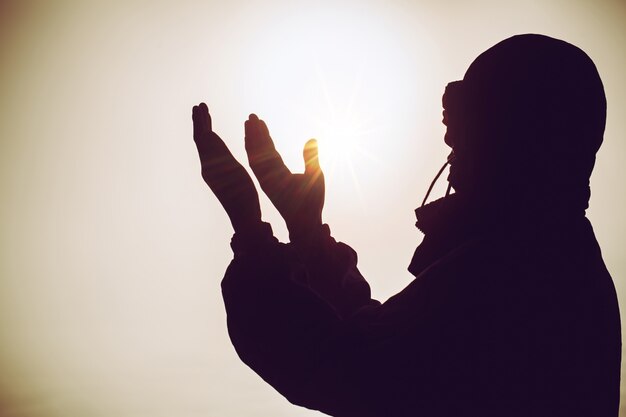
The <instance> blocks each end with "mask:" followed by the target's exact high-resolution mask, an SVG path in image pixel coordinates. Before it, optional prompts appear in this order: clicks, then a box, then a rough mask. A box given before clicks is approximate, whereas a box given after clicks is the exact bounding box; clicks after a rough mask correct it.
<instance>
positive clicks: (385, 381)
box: [222, 204, 621, 417]
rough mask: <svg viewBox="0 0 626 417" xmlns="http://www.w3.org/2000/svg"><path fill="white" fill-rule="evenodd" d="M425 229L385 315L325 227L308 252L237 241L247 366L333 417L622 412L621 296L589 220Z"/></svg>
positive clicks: (232, 272)
mask: <svg viewBox="0 0 626 417" xmlns="http://www.w3.org/2000/svg"><path fill="white" fill-rule="evenodd" d="M435 206H436V204H435ZM426 217H428V216H426ZM479 223H480V222H479ZM422 226H423V227H422V229H423V230H424V231H425V232H426V233H425V234H426V236H425V238H424V241H423V242H422V244H421V245H420V246H419V247H418V248H417V250H416V253H415V257H414V259H413V261H412V263H411V267H410V270H411V272H412V273H413V274H414V275H415V276H416V278H415V280H414V281H413V282H411V283H410V284H409V285H408V286H407V287H406V288H405V289H404V290H402V291H401V292H400V293H398V294H397V295H395V296H393V297H391V298H390V299H389V300H387V301H386V302H385V303H383V304H381V303H379V302H377V301H375V300H373V299H371V297H370V290H369V286H368V285H367V283H366V281H365V280H364V279H363V278H362V276H361V274H360V273H359V271H358V270H357V256H356V253H355V252H354V251H353V250H352V249H351V248H350V247H348V246H347V245H345V244H343V243H339V242H336V241H335V240H334V239H333V238H332V237H331V236H330V231H329V230H328V228H327V227H325V228H323V229H322V230H321V231H319V234H318V235H317V236H316V237H315V238H312V239H311V241H310V242H307V243H306V244H305V245H303V244H300V245H294V244H281V243H278V242H277V241H276V239H274V238H273V237H271V231H269V229H268V230H267V231H266V234H265V236H263V237H262V238H258V239H256V240H255V241H254V242H241V241H238V237H237V236H235V238H234V239H233V244H232V246H233V249H234V251H235V259H234V260H233V261H232V263H231V264H230V266H229V267H228V270H227V272H226V276H225V278H224V280H223V282H222V290H223V296H224V301H225V305H226V311H227V315H228V330H229V334H230V337H231V340H232V342H233V345H234V346H235V348H236V350H237V353H238V354H239V356H240V357H241V359H242V360H243V361H244V362H245V363H246V364H247V365H248V366H250V367H251V368H252V369H253V370H254V371H255V372H257V373H258V374H259V375H260V376H261V377H262V378H263V379H264V380H265V381H267V382H268V383H269V384H271V385H272V386H273V387H274V388H275V389H276V390H278V391H279V392H280V393H281V394H282V395H284V396H285V397H286V398H287V399H288V400H289V401H290V402H292V403H294V404H297V405H301V406H304V407H307V408H311V409H315V410H320V411H322V412H324V413H327V414H330V415H333V416H355V417H356V416H358V417H367V416H425V417H432V416H494V417H495V416H537V417H539V416H551V417H556V416H563V417H565V416H567V417H572V416H588V417H592V416H593V417H609V416H611V417H615V416H617V414H618V405H619V377H620V360H621V336H620V322H619V311H618V305H617V298H616V294H615V289H614V286H613V282H612V280H611V277H610V275H609V273H608V272H607V270H606V267H605V265H604V263H603V261H602V257H601V253H600V248H599V246H598V244H597V242H596V239H595V236H594V233H593V230H592V227H591V224H590V223H589V221H588V220H587V219H586V218H585V217H584V216H573V217H564V218H552V219H545V218H544V219H541V220H537V219H533V220H530V219H522V218H518V219H517V220H516V221H508V222H504V223H500V225H499V226H498V227H493V226H492V225H491V224H490V225H486V224H485V223H484V222H483V223H481V227H473V228H469V229H471V231H469V232H468V231H467V230H463V231H461V232H459V230H452V231H451V230H449V228H447V229H446V228H445V227H441V226H439V225H437V221H430V220H428V219H427V220H426V221H425V226H424V225H422ZM240 240H241V239H240Z"/></svg>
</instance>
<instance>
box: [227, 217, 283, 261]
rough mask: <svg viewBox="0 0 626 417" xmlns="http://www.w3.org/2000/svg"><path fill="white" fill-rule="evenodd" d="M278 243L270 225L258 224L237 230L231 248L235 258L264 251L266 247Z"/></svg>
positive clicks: (260, 222) (247, 225)
mask: <svg viewBox="0 0 626 417" xmlns="http://www.w3.org/2000/svg"><path fill="white" fill-rule="evenodd" d="M275 242H277V240H276V238H275V237H274V234H273V231H272V226H271V225H270V224H269V223H265V222H262V221H261V220H259V221H258V222H254V223H249V224H246V226H245V227H238V228H235V234H234V235H233V238H232V239H231V242H230V246H231V248H232V250H233V252H234V253H235V257H238V256H240V255H245V254H249V253H254V252H258V251H260V250H262V249H263V248H264V247H265V246H267V245H268V244H271V243H275Z"/></svg>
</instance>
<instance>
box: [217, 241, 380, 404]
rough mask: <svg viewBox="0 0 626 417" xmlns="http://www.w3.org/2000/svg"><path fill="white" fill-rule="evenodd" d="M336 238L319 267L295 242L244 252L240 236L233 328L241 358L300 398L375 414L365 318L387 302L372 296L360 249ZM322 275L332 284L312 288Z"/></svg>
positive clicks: (227, 292)
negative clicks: (361, 271) (360, 261)
mask: <svg viewBox="0 0 626 417" xmlns="http://www.w3.org/2000/svg"><path fill="white" fill-rule="evenodd" d="M328 239H329V240H328V241H326V242H325V243H324V245H328V246H327V247H326V248H325V249H324V251H325V253H322V254H320V258H319V266H318V270H317V271H311V270H310V269H308V268H307V266H306V265H305V264H304V263H303V262H302V261H301V260H300V258H299V255H298V253H297V252H296V251H295V250H294V248H293V247H292V246H291V245H286V244H280V243H278V242H276V241H274V242H272V243H268V244H265V245H264V246H263V247H259V248H258V249H257V250H254V251H249V252H246V251H243V252H240V251H239V248H238V246H237V244H238V241H237V236H235V238H234V239H233V249H234V250H235V259H234V260H233V261H232V263H231V264H230V266H229V267H228V270H227V272H226V276H225V277H224V280H223V281H222V292H223V296H224V302H225V306H226V312H227V317H228V331H229V334H230V337H231V340H232V343H233V345H234V346H235V348H236V350H237V353H238V354H239V356H240V358H241V359H242V360H243V361H244V362H245V363H246V364H247V365H248V366H250V367H251V368H252V369H253V370H254V371H255V372H257V373H258V374H259V375H260V376H261V377H262V378H263V379H264V380H265V381H267V382H268V383H270V384H271V385H272V386H273V387H274V388H276V389H277V390H278V391H279V392H280V393H281V394H283V395H284V396H285V397H286V398H287V399H289V401H291V402H292V403H294V404H298V405H301V406H305V407H308V408H313V409H317V410H321V411H324V412H326V413H329V414H331V415H338V416H339V415H340V416H367V415H370V414H369V412H370V411H371V410H372V408H371V406H370V405H368V404H367V401H364V399H365V398H368V397H370V395H369V394H368V393H367V391H368V389H367V386H368V383H372V381H368V379H367V374H368V372H369V371H370V369H369V365H368V363H367V362H369V360H368V359H367V357H368V356H371V355H369V354H368V350H372V349H373V348H374V346H373V345H372V344H371V343H370V342H368V341H367V340H366V339H367V338H369V337H371V336H372V333H371V332H369V331H368V330H366V329H365V328H363V329H361V328H360V326H359V320H362V318H363V317H365V316H367V315H368V314H371V313H372V312H374V311H375V310H376V308H377V307H378V306H379V303H378V302H376V301H374V300H371V299H370V296H369V286H368V285H367V283H366V282H365V281H364V280H363V279H362V277H360V274H358V270H357V269H356V257H355V256H354V254H353V252H352V250H351V249H350V248H349V247H347V246H346V245H343V244H341V243H337V242H335V241H334V239H332V238H330V236H328ZM352 274H357V275H356V276H352ZM320 279H324V280H328V281H329V284H328V285H327V287H326V288H324V289H322V290H320V289H319V284H318V285H317V287H318V288H317V289H314V288H312V287H311V286H310V285H309V283H310V282H318V283H319V280H320ZM378 383H379V382H374V385H376V384H378ZM372 415H374V414H372Z"/></svg>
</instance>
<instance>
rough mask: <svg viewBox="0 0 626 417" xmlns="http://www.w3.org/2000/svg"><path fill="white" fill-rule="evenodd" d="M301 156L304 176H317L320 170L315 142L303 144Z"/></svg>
mask: <svg viewBox="0 0 626 417" xmlns="http://www.w3.org/2000/svg"><path fill="white" fill-rule="evenodd" d="M302 154H303V156H304V173H305V174H306V175H319V173H320V172H321V168H320V160H319V155H318V150H317V140H315V139H310V140H308V141H307V142H306V143H305V144H304V150H303V152H302Z"/></svg>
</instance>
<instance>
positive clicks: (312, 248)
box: [289, 223, 332, 260]
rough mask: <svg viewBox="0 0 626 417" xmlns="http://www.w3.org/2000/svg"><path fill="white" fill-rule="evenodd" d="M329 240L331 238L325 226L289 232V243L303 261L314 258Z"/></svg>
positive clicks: (319, 225) (318, 225) (320, 225)
mask: <svg viewBox="0 0 626 417" xmlns="http://www.w3.org/2000/svg"><path fill="white" fill-rule="evenodd" d="M330 240H332V237H331V236H330V227H329V226H328V225H327V224H321V223H320V224H317V225H310V226H309V227H306V228H298V229H296V230H292V229H290V230H289V241H290V242H291V244H292V246H293V247H294V248H295V249H296V251H297V252H298V254H299V256H300V257H301V258H302V259H303V260H306V259H314V258H316V257H317V256H318V255H319V254H321V253H322V251H323V248H324V247H325V246H326V243H327V242H328V241H330Z"/></svg>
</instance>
